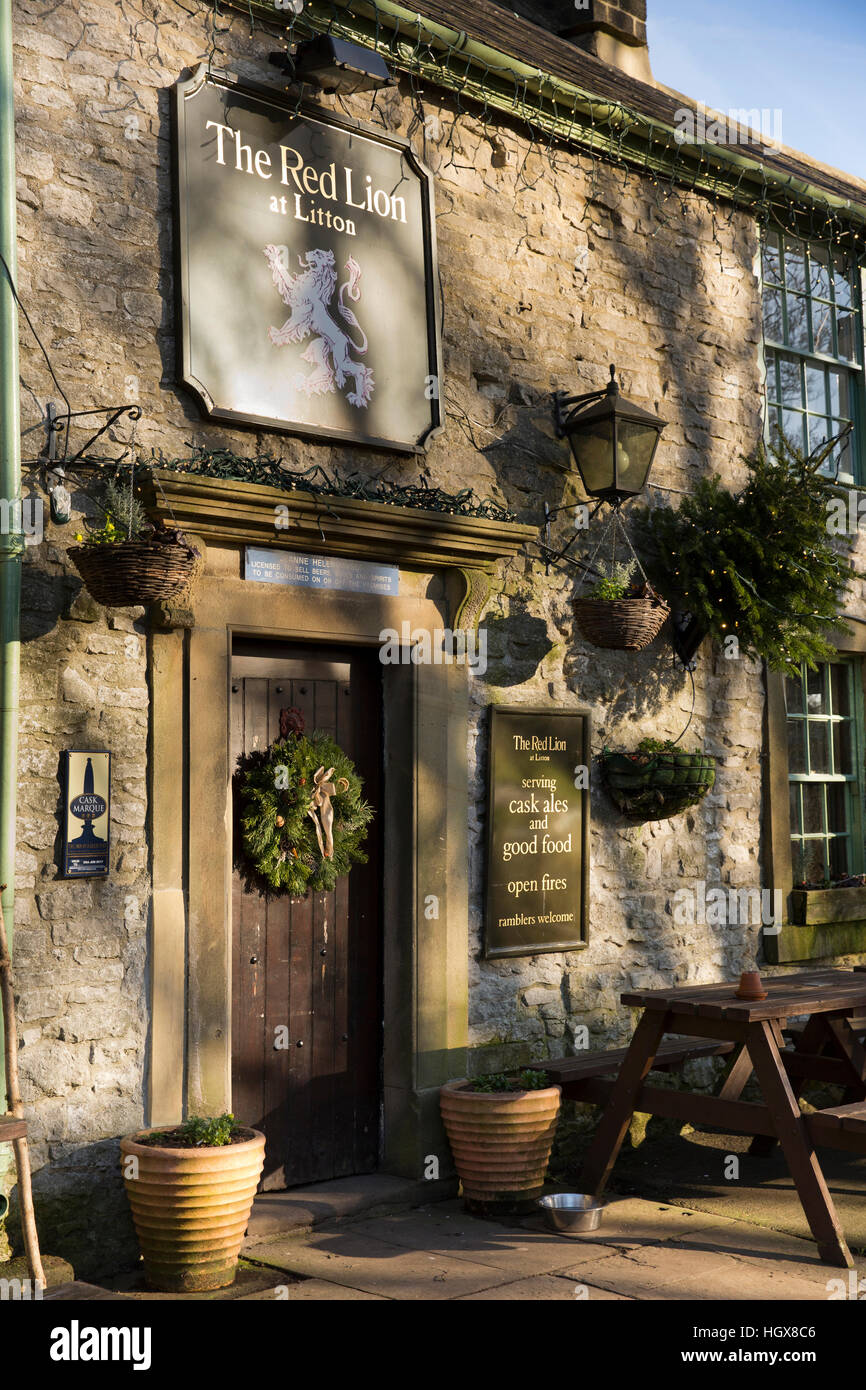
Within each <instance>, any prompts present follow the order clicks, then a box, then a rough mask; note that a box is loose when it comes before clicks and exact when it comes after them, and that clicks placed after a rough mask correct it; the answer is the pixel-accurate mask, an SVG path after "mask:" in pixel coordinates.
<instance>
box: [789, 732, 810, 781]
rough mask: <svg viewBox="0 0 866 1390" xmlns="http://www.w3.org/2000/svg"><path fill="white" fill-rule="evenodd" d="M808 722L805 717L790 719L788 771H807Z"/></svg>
mask: <svg viewBox="0 0 866 1390" xmlns="http://www.w3.org/2000/svg"><path fill="white" fill-rule="evenodd" d="M805 730H806V723H805V720H803V719H789V720H788V771H789V772H805V771H806V752H805V745H804V742H803V740H804V738H805Z"/></svg>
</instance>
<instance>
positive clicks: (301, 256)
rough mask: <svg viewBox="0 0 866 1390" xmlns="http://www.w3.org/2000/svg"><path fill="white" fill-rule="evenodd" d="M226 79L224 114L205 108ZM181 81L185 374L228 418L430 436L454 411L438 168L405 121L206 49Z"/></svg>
mask: <svg viewBox="0 0 866 1390" xmlns="http://www.w3.org/2000/svg"><path fill="white" fill-rule="evenodd" d="M214 93H218V94H219V100H220V103H221V104H222V107H223V110H224V112H225V117H224V120H223V121H222V122H220V121H216V120H214V119H213V116H212V118H211V120H210V121H209V122H203V121H199V122H195V123H194V117H193V115H192V112H193V110H194V107H195V104H196V100H197V99H198V100H200V101H205V102H206V103H207V102H208V101H211V102H212V104H213V105H214V106H216V103H215V102H213V101H212V95H213V94H214ZM173 96H174V100H173V113H174V119H173V123H172V136H173V140H172V143H173V155H174V159H173V165H174V206H175V269H176V274H175V283H176V290H177V322H178V366H177V375H178V381H179V383H180V384H181V385H183V386H185V387H186V388H187V389H188V390H190V391H191V392H192V393H193V395H194V396H195V397H196V398H197V400H198V401H199V403H200V404H201V406H202V408H203V410H204V411H205V412H206V414H207V415H209V416H210V417H211V418H212V419H215V420H225V421H230V422H232V423H233V424H237V425H250V426H255V427H257V428H262V427H263V426H264V427H266V428H268V429H271V430H275V431H280V432H284V433H290V434H300V435H308V436H310V437H312V438H322V439H329V440H339V441H344V442H347V443H357V444H366V445H370V446H373V447H377V448H388V449H396V450H399V451H401V452H404V453H423V452H425V451H426V449H427V448H428V446H429V444H430V442H431V440H432V439H433V438H434V437H435V436H436V434H438V433H439V431H440V430H441V429H442V427H443V411H442V325H441V306H440V299H441V295H440V291H439V273H438V262H437V251H436V223H435V213H434V204H433V175H432V173H431V171H430V170H429V169H428V168H427V167H426V166H425V165H424V164H423V163H422V162H421V160H420V159H419V158H418V156H417V155H416V153H415V151H414V150H413V148H412V146H411V144H410V143H409V141H408V140H406V139H404V138H402V137H400V136H396V135H391V134H389V133H387V132H384V131H382V130H381V129H379V128H377V127H373V126H369V125H366V124H363V123H362V122H359V121H354V120H350V119H348V118H347V117H345V116H342V115H335V114H334V113H333V112H332V111H330V110H326V109H324V108H319V107H316V106H314V105H312V104H310V103H307V102H301V103H297V102H292V101H291V100H290V99H289V98H288V97H287V96H286V95H284V94H283V93H282V92H279V91H276V90H274V89H273V88H270V87H265V86H260V85H258V84H253V83H249V82H244V83H240V82H238V81H237V80H236V79H234V78H233V77H231V76H229V75H228V74H225V73H217V72H213V71H208V68H207V66H206V65H205V64H202V65H200V66H199V67H198V68H197V69H196V71H195V73H194V74H193V76H192V77H190V78H188V79H187V80H185V81H181V82H178V83H177V84H176V85H175V87H174V89H173ZM238 112H240V113H243V117H244V119H245V122H246V123H247V124H245V125H244V126H242V125H241V123H240V119H238V121H237V125H234V124H232V122H233V120H234V119H235V114H236V113H238ZM202 114H204V112H202ZM247 126H249V129H248V128H247ZM273 132H277V134H274V133H273ZM205 137H206V138H205ZM395 155H396V156H397V158H396V159H395V158H394V156H395ZM217 166H223V167H222V168H220V169H219V174H218V175H217V174H216V172H215V171H216V168H217ZM365 170H367V172H366V173H365ZM370 170H372V172H370ZM395 172H397V173H398V176H397V178H396V182H395V181H394V175H395ZM377 179H378V183H377ZM389 180H390V182H389ZM296 185H297V187H296ZM386 185H387V186H386ZM397 189H399V190H401V191H400V192H397V191H396V190H397ZM208 190H211V191H212V193H213V195H214V196H213V197H212V198H211V199H209V200H208V204H209V206H208V210H207V211H205V210H204V201H205V195H206V193H207V191H208ZM299 190H300V191H299ZM349 212H351V214H352V216H351V218H350V217H349V216H348V213H349ZM280 213H281V214H282V215H281V216H280V215H274V214H280ZM310 224H312V227H311V225H310ZM313 227H314V228H315V230H313ZM239 229H240V230H239ZM319 229H321V230H319ZM244 236H246V241H245V242H244ZM285 242H289V243H291V244H290V245H286V244H277V243H285ZM320 242H321V243H322V245H321V246H320V245H319V243H320ZM314 243H315V244H314ZM356 251H357V259H356V257H355V254H354V253H355V252H356ZM347 256H348V259H345V258H346V257H347ZM266 258H267V263H266ZM344 277H345V278H344ZM338 280H342V281H343V283H341V284H340V285H339V291H338V290H337V282H338ZM311 287H312V288H311ZM313 290H315V293H313ZM346 296H348V300H347V298H346ZM361 300H363V303H359V301H361ZM281 301H282V304H281ZM348 301H351V303H350V302H348ZM283 304H285V305H287V306H288V307H289V314H288V317H287V314H286V309H285V308H284V307H282V305H283ZM356 314H357V317H356ZM422 317H423V320H424V321H423V322H416V320H418V319H419V318H422ZM283 319H285V323H282V320H283ZM259 320H261V322H259ZM359 320H360V321H359ZM275 324H276V325H277V326H276V327H275V326H274V325H275ZM280 324H282V326H281V327H280V326H279V325H280ZM368 335H369V337H368ZM268 338H270V341H268ZM368 347H369V349H370V356H369V358H364V356H363V354H365V353H366V352H367V350H368ZM233 352H234V353H235V354H236V360H233V358H232V353H233ZM275 354H279V355H278V356H277V355H275ZM301 358H303V361H301ZM268 407H271V413H268Z"/></svg>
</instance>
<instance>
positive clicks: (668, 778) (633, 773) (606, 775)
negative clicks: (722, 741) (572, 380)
mask: <svg viewBox="0 0 866 1390" xmlns="http://www.w3.org/2000/svg"><path fill="white" fill-rule="evenodd" d="M599 761H600V763H601V771H602V777H603V779H604V784H605V786H606V787H607V790H608V792H609V793H610V796H611V799H612V800H613V802H614V803H615V805H616V806H617V808H618V809H619V810H620V811H621V812H622V814H623V815H624V816H625V817H626V818H627V819H628V820H632V821H648V820H667V818H668V817H669V816H678V815H679V814H680V812H681V811H685V810H687V809H688V807H689V806H695V805H697V803H698V802H699V801H702V800H703V798H704V797H705V796H706V794H707V792H708V791H709V790H710V788H711V787H712V786H713V784H714V782H715V780H716V760H715V758H713V757H711V756H710V755H709V754H708V753H667V752H665V753H610V752H608V751H607V750H605V751H604V752H603V753H602V754H601V756H600V759H599Z"/></svg>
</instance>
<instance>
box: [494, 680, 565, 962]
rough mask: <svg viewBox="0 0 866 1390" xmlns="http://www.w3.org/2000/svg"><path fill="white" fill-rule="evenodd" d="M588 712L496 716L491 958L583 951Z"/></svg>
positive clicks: (517, 710) (516, 711) (498, 711)
mask: <svg viewBox="0 0 866 1390" xmlns="http://www.w3.org/2000/svg"><path fill="white" fill-rule="evenodd" d="M588 767H589V713H588V711H586V710H550V709H540V710H539V709H527V708H521V707H519V706H516V707H513V708H510V709H508V708H505V709H502V708H493V709H492V710H491V714H490V777H489V792H488V853H487V904H486V906H487V921H486V935H485V955H486V956H487V957H488V958H490V957H495V956H526V955H537V954H540V953H542V952H545V951H573V950H577V949H579V948H581V947H583V946H585V945H586V944H587V935H586V932H587V900H588V894H589V785H588V783H589V775H588Z"/></svg>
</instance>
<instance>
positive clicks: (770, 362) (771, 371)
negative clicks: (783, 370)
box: [764, 349, 779, 401]
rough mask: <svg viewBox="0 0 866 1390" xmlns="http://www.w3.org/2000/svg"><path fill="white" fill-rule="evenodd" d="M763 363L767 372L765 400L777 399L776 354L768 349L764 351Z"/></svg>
mask: <svg viewBox="0 0 866 1390" xmlns="http://www.w3.org/2000/svg"><path fill="white" fill-rule="evenodd" d="M764 365H765V367H766V373H767V378H766V390H767V400H768V401H777V400H778V399H779V387H778V384H777V382H776V354H775V353H774V352H771V351H770V350H769V349H768V350H767V352H765V353H764Z"/></svg>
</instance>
